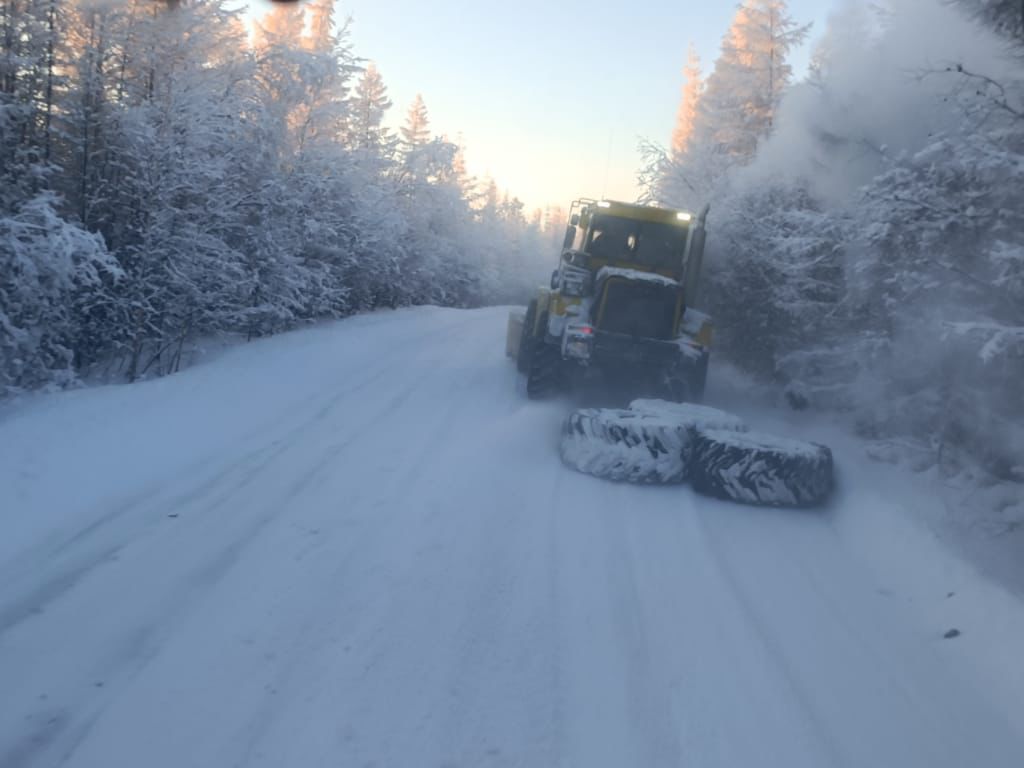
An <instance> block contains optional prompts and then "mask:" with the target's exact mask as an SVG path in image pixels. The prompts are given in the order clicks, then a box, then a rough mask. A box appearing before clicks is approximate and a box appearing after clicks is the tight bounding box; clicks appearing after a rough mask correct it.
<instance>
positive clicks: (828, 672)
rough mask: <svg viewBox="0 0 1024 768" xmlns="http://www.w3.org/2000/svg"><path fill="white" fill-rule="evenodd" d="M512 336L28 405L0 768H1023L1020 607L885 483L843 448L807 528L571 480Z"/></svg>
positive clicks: (319, 337) (7, 598)
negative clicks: (837, 487) (824, 503)
mask: <svg viewBox="0 0 1024 768" xmlns="http://www.w3.org/2000/svg"><path fill="white" fill-rule="evenodd" d="M504 317H505V313H504V312H503V311H501V310H482V311H473V312H467V311H454V310H440V309H417V310H406V311H399V312H394V313H381V314H375V315H370V316H365V317H359V318H354V319H350V320H348V321H345V322H341V323H336V324H331V325H326V326H323V327H319V328H316V329H312V330H307V331H302V332H298V333H293V334H288V335H285V336H281V337H277V338H273V339H268V340H265V341H261V342H258V343H255V344H251V345H246V346H245V347H242V348H238V349H234V350H231V351H229V352H227V353H225V354H223V355H221V356H220V357H219V358H218V359H216V360H214V361H211V362H209V363H207V364H204V365H201V366H197V367H195V368H192V369H190V370H188V371H185V372H184V373H182V374H179V375H177V376H174V377H171V378H167V379H162V380H158V381H153V382H148V383H144V384H140V385H133V386H118V387H104V388H98V389H92V390H83V391H77V392H69V393H63V394H58V395H47V396H41V397H37V398H34V399H32V400H31V401H30V402H29V403H28V404H27V405H25V406H22V407H20V408H19V409H18V410H15V411H13V412H11V413H8V414H7V415H6V417H5V418H4V420H3V421H0V510H2V511H0V766H3V768H22V767H25V768H28V767H30V766H55V765H70V766H81V767H85V766H89V767H90V768H93V767H94V768H120V767H122V766H123V767H125V768H142V767H143V766H144V767H145V768H161V767H163V766H166V767H167V768H185V767H186V766H197V767H200V768H207V767H209V768H227V767H228V766H268V767H274V768H280V767H281V766H299V767H301V768H313V767H315V766H331V767H332V768H334V767H337V766H356V767H359V768H363V767H364V766H378V768H383V767H385V766H489V765H494V766H579V767H580V768H593V767H594V766H698V767H704V766H707V767H711V766H721V767H723V768H726V767H728V768H740V767H743V768H747V767H749V766H786V767H787V768H798V767H800V766H871V767H872V768H877V767H879V766H894V767H895V766H899V767H900V768H914V767H916V766H921V767H927V768H941V767H944V766H950V767H953V766H955V767H956V768H962V767H963V766H992V767H996V766H1007V768H1010V767H1011V766H1012V767H1013V768H1019V766H1021V765H1024V699H1021V698H1019V696H1020V694H1021V693H1022V692H1024V671H1022V668H1024V653H1022V652H1021V649H1022V648H1024V632H1022V630H1024V617H1022V611H1021V606H1020V605H1019V603H1018V602H1017V601H1016V600H1015V599H1014V598H1012V597H1011V596H1009V595H1007V594H1005V593H1004V592H1002V591H1001V590H999V589H998V588H996V587H994V586H992V585H989V584H987V583H985V582H983V581H982V580H981V579H979V578H978V577H977V576H975V575H974V574H973V573H972V572H971V571H970V570H969V569H968V568H966V567H965V566H963V565H961V564H959V563H957V562H956V561H954V560H952V559H947V558H946V556H945V555H944V554H943V553H942V552H940V551H938V550H937V548H936V547H935V545H934V543H933V542H932V541H931V540H930V539H929V538H928V537H927V536H926V535H925V534H924V533H923V532H921V531H919V530H918V529H917V528H915V527H913V525H911V524H910V523H908V522H907V518H908V515H905V514H903V513H904V512H905V510H903V509H901V507H900V505H901V504H903V503H904V502H902V501H898V500H897V501H894V500H893V499H894V498H896V499H899V498H900V497H899V494H898V493H897V492H896V491H894V490H893V488H894V487H895V486H893V485H892V483H893V482H895V481H893V480H892V477H890V476H889V475H885V474H884V473H882V470H878V472H877V473H876V471H875V470H874V469H873V468H872V467H870V466H869V465H865V464H864V463H863V462H860V461H859V460H858V459H856V456H855V454H856V453H857V451H856V449H855V447H852V446H846V445H844V444H843V443H841V442H840V443H839V444H835V443H834V446H833V447H834V448H835V449H836V456H837V462H838V463H839V466H840V467H842V468H843V476H842V480H843V485H844V490H843V491H842V492H841V494H840V496H839V498H838V499H837V501H836V503H835V504H834V505H833V508H831V509H829V510H825V511H817V512H810V513H809V512H794V511H786V510H764V509H751V508H744V507H739V506H734V505H730V504H724V503H721V502H717V501H712V500H708V499H703V498H700V497H696V496H694V495H693V494H692V493H691V491H690V490H689V489H687V488H679V487H670V488H657V487H632V486H624V485H616V484H610V483H605V482H602V481H600V480H597V479H594V478H591V477H587V476H583V475H578V474H574V473H572V472H570V471H569V470H567V469H565V468H563V467H562V466H561V465H560V463H559V461H558V454H557V439H558V430H559V426H560V421H561V418H562V417H563V415H564V413H565V412H566V409H567V408H568V407H569V406H568V404H566V403H564V402H562V403H545V404H536V403H530V402H528V401H527V400H526V399H525V396H524V395H523V394H522V386H521V382H517V381H516V376H515V371H514V367H513V366H512V364H511V363H509V362H508V361H506V360H505V359H504V358H503V356H502V355H503V341H504V337H503V333H504V327H503V326H504ZM712 386H713V384H712ZM712 401H714V396H712ZM729 405H735V403H729ZM742 407H743V406H742V404H741V405H740V408H741V409H742ZM741 412H742V410H741ZM743 415H744V416H746V417H747V418H748V420H749V421H750V422H751V423H754V424H757V423H758V417H759V416H762V417H763V418H770V414H769V415H765V414H760V413H743ZM775 426H778V425H777V424H776V425H775ZM794 434H797V435H798V436H799V435H800V434H803V433H801V432H799V431H796V432H794ZM816 436H819V437H820V435H816ZM837 439H838V438H837ZM906 503H910V502H906ZM950 592H952V593H953V594H952V595H950V594H949V593H950ZM954 626H955V627H957V628H958V629H960V630H961V631H962V633H963V634H962V635H961V636H960V637H957V638H955V639H951V640H946V639H943V633H944V632H945V631H946V630H947V629H949V628H951V627H954Z"/></svg>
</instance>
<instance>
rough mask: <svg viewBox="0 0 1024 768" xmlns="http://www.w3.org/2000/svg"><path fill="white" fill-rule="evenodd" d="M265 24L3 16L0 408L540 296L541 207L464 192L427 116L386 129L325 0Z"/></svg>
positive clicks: (165, 12) (157, 16) (122, 3)
mask: <svg viewBox="0 0 1024 768" xmlns="http://www.w3.org/2000/svg"><path fill="white" fill-rule="evenodd" d="M267 8H268V9H270V10H269V12H268V14H267V15H266V16H265V18H263V19H262V21H260V22H258V23H257V24H256V25H254V29H252V30H250V29H249V28H248V27H247V25H246V23H245V21H244V20H243V17H242V15H241V14H242V10H243V9H242V8H241V7H240V4H239V3H237V2H226V1H225V0H165V1H163V2H155V1H154V0H0V45H2V49H0V395H2V394H4V393H6V394H12V393H18V392H24V391H28V390H32V389H38V388H41V387H60V386H67V385H70V384H74V383H77V382H79V381H82V380H90V379H96V380H111V379H114V380H116V379H121V380H125V379H126V380H135V379H137V378H139V377H143V376H153V375H159V374H161V373H167V372H171V371H174V370H176V369H178V367H180V365H181V363H182V355H183V353H184V354H186V355H187V353H188V350H189V348H190V345H191V344H192V343H193V341H194V340H196V339H202V338H207V337H210V336H215V335H218V334H237V335H241V336H242V337H244V338H252V337H255V336H263V335H267V334H271V333H274V332H277V331H280V330H283V329H287V328H291V327H294V326H296V325H298V324H301V323H305V322H310V321H314V320H317V319H321V318H336V317H341V316H344V315H348V314H351V313H353V312H358V311H365V310H368V309H372V308H376V307H397V306H403V305H409V304H423V303H431V304H439V305H445V306H472V305H479V304H481V303H485V302H505V301H523V300H524V297H525V295H526V291H527V290H528V289H529V288H532V287H533V285H534V283H536V281H537V273H538V268H539V267H538V268H534V269H530V268H527V265H526V262H528V261H529V260H531V259H533V260H534V261H536V262H537V263H538V264H539V262H540V261H541V260H543V261H544V262H545V263H546V262H547V261H550V258H551V254H552V252H553V249H554V246H553V245H552V243H551V233H552V232H556V231H557V234H556V235H555V237H556V238H557V239H558V241H559V242H560V240H561V230H562V229H564V224H563V223H559V222H555V221H554V218H556V217H557V215H558V214H557V211H556V212H546V213H545V214H543V215H542V214H541V213H540V212H537V213H535V214H533V215H532V216H530V221H529V222H527V220H526V215H525V214H524V211H523V206H522V204H521V203H520V202H519V201H518V200H516V199H515V198H510V197H509V196H508V195H507V194H502V193H499V190H498V188H497V186H496V185H495V183H494V182H493V181H490V180H477V179H474V178H470V177H469V176H468V175H467V172H466V170H465V165H464V156H463V148H462V147H461V146H459V145H458V143H457V142H455V141H452V140H449V139H447V138H445V137H439V136H435V135H433V134H432V132H431V128H430V122H429V115H428V112H427V107H426V105H425V103H424V101H423V99H422V98H417V99H416V101H415V103H414V104H412V105H410V106H409V108H408V113H407V115H406V117H405V119H404V122H403V123H402V127H401V129H400V130H398V131H397V132H394V131H391V130H389V129H388V128H387V122H386V120H385V117H386V114H387V112H388V110H389V109H391V108H392V104H391V101H390V99H389V98H388V94H387V88H386V85H385V82H384V80H383V77H382V75H381V73H380V72H378V71H377V69H376V68H375V67H374V66H373V65H372V64H371V63H369V62H366V61H364V60H362V59H360V58H358V57H357V55H356V52H354V51H353V50H352V46H351V45H350V43H349V41H348V37H347V22H346V20H345V19H343V18H336V9H335V3H334V0H311V1H310V2H307V3H303V4H295V3H286V4H274V6H273V7H271V6H269V5H268V6H267ZM545 218H546V219H549V220H548V221H544V220H543V219H545ZM545 224H546V226H545ZM545 232H546V233H547V234H545ZM540 272H541V274H543V270H540Z"/></svg>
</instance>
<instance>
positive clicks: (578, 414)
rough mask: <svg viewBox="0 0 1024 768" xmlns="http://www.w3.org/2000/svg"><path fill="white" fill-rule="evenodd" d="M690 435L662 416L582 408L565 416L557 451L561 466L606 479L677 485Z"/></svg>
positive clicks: (684, 472)
mask: <svg viewBox="0 0 1024 768" xmlns="http://www.w3.org/2000/svg"><path fill="white" fill-rule="evenodd" d="M689 439H690V437H689V434H688V432H687V430H686V428H685V427H680V426H679V424H678V423H677V422H676V421H675V420H674V419H672V418H670V417H666V416H664V415H659V414H652V413H638V412H636V411H626V410H618V409H602V408H584V409H581V410H578V411H575V412H573V413H571V414H569V417H568V418H567V419H566V420H565V425H564V427H563V429H562V444H561V455H562V461H563V462H564V463H565V464H566V466H568V467H571V468H572V469H575V470H578V471H580V472H583V473H585V474H588V475H594V476H595V477H603V478H605V479H607V480H618V481H625V482H631V483H679V482H682V481H683V480H685V479H686V476H687V466H686V458H685V457H686V455H687V454H688V452H687V451H686V443H687V442H688V441H689Z"/></svg>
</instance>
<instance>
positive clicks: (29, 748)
mask: <svg viewBox="0 0 1024 768" xmlns="http://www.w3.org/2000/svg"><path fill="white" fill-rule="evenodd" d="M468 322H469V321H466V320H462V321H461V322H457V323H452V324H450V325H446V326H445V327H443V328H440V329H437V330H434V331H432V332H431V333H429V334H424V335H422V336H421V337H420V338H419V339H414V340H413V341H411V342H410V344H411V345H413V346H415V345H416V342H417V341H422V339H423V338H424V337H430V336H435V335H438V334H442V333H447V332H449V331H450V330H451V329H452V328H453V327H458V326H460V325H464V324H466V323H468ZM400 351H401V350H399V352H400ZM428 353H429V350H428ZM404 362H406V363H407V362H408V361H404ZM396 364H397V365H398V366H399V367H401V365H402V364H403V360H402V357H401V355H400V354H396V355H395V356H392V357H391V358H389V359H388V362H387V363H385V364H384V365H383V366H381V368H380V369H379V370H378V371H377V373H375V374H373V375H372V376H371V377H368V380H364V381H362V382H360V384H358V385H356V387H353V388H349V389H347V390H345V391H344V392H342V393H339V394H338V395H336V396H334V397H332V398H331V399H330V400H329V401H328V403H326V404H323V405H319V406H316V407H315V409H314V412H313V415H312V416H310V417H308V418H305V419H303V420H302V421H301V422H300V423H299V424H298V425H297V426H294V427H292V428H291V429H290V430H289V431H288V432H287V433H286V434H285V435H284V436H282V437H280V438H278V439H275V440H273V441H271V443H270V444H269V445H266V446H263V447H261V448H259V449H257V450H255V451H251V452H249V453H248V454H247V455H246V457H245V458H243V459H242V460H239V461H236V462H234V463H232V464H231V465H230V466H229V467H228V468H226V469H224V470H222V471H218V472H217V473H216V474H215V475H214V476H213V478H212V479H207V480H206V481H204V483H203V485H202V486H201V488H202V489H203V490H204V491H205V492H197V491H196V489H192V490H191V491H189V492H188V493H186V494H179V495H178V496H175V497H173V498H172V500H171V502H170V504H172V505H174V506H172V507H170V508H172V509H176V510H180V509H182V507H181V506H178V504H180V503H181V502H182V501H185V502H186V503H194V502H196V501H204V502H205V503H204V504H203V505H202V507H201V508H200V509H198V510H188V513H187V514H183V515H182V522H185V523H186V525H177V526H175V528H174V533H173V534H172V536H173V538H176V539H179V540H180V541H181V546H182V547H188V541H189V540H190V539H192V538H194V537H195V536H196V535H197V534H199V533H201V531H197V530H196V526H195V525H188V521H195V523H196V524H198V525H199V526H200V528H202V527H207V528H209V527H210V526H209V525H207V524H208V523H210V522H213V520H214V518H211V513H213V512H214V511H216V510H218V509H221V508H223V507H224V506H225V505H226V504H228V503H229V502H231V501H238V498H237V494H238V492H239V491H240V490H242V489H245V488H247V487H248V486H249V485H250V484H251V483H252V482H253V481H255V480H257V479H258V478H259V477H261V476H262V475H263V474H264V473H265V472H266V470H267V469H268V468H269V467H270V466H271V465H272V464H273V463H274V462H275V461H278V460H279V459H280V458H281V457H282V456H284V455H286V454H287V453H288V452H289V451H290V450H292V449H294V448H298V449H299V450H300V451H304V450H306V448H307V445H306V443H304V442H303V440H305V441H308V439H309V438H308V434H307V433H308V432H309V430H310V429H311V428H313V427H316V426H320V427H323V422H324V421H325V420H326V419H327V417H328V416H329V415H330V414H331V412H332V410H333V409H334V408H335V407H336V406H337V405H338V404H339V403H340V402H342V401H344V400H346V399H347V396H349V395H351V393H352V392H353V391H358V390H360V389H364V388H365V387H368V386H370V385H371V384H372V383H373V382H374V381H376V380H378V379H380V378H381V377H383V376H384V375H386V374H387V373H395V368H396ZM436 375H437V372H436V371H433V372H431V373H429V374H428V378H430V377H433V376H436ZM393 378H394V380H395V381H397V382H400V383H401V387H400V390H399V391H398V392H397V393H396V394H395V395H394V396H393V397H391V398H390V399H389V400H387V401H386V402H385V403H384V405H383V407H380V408H377V409H375V410H374V411H372V412H370V413H369V414H362V418H361V419H360V421H359V424H358V426H356V427H355V428H354V429H351V430H348V433H347V437H346V438H345V439H344V440H342V441H340V442H337V443H334V444H333V445H331V446H329V447H328V449H327V451H326V457H325V458H323V459H321V460H320V461H319V462H317V464H315V465H314V466H313V467H311V468H307V469H306V470H305V471H304V472H302V473H300V474H298V475H297V476H296V478H295V479H294V480H293V481H292V482H291V483H290V484H288V485H286V487H285V492H284V494H283V496H281V497H280V500H275V501H272V502H269V503H266V504H265V507H264V508H265V512H264V513H263V514H261V515H259V516H257V517H256V518H255V519H253V518H252V516H251V514H250V513H249V510H248V509H247V508H242V509H236V510H235V511H234V513H233V514H234V516H235V517H238V518H240V519H245V520H247V524H246V526H245V528H244V529H243V530H240V531H236V532H235V533H234V534H233V535H231V536H230V537H227V540H228V542H229V543H228V544H227V546H226V547H225V548H223V549H221V550H219V551H218V552H217V553H216V554H214V555H213V556H212V557H210V558H208V562H207V564H206V565H204V566H201V567H199V568H198V569H194V570H193V572H192V573H191V575H190V576H187V577H184V578H183V580H182V581H181V583H180V584H179V586H178V587H177V588H175V589H174V591H173V592H172V594H171V595H168V596H165V597H164V598H163V599H161V600H160V601H159V603H158V605H155V606H153V609H154V615H153V616H152V617H151V618H148V619H144V620H142V621H140V622H138V624H137V628H136V629H131V630H129V629H123V630H121V632H120V633H121V635H122V636H123V637H124V638H125V641H124V642H120V643H118V642H115V643H114V645H113V646H112V648H111V651H112V652H110V653H109V654H108V661H107V662H105V663H101V664H100V666H99V667H98V668H97V669H96V672H95V673H94V674H93V675H92V677H94V678H96V679H102V680H104V681H106V682H105V689H104V691H102V692H101V694H102V695H99V696H97V695H96V692H95V691H90V693H91V694H92V695H91V696H90V698H91V699H92V700H93V702H94V706H92V707H88V706H86V707H74V708H75V709H86V710H91V711H88V713H87V714H86V713H81V712H79V716H76V717H68V716H67V712H68V710H69V709H71V708H72V707H71V706H70V705H69V706H64V705H60V704H55V703H54V701H53V700H54V698H55V697H54V696H52V695H51V696H49V697H48V699H47V704H46V706H45V707H44V708H43V711H42V712H39V711H38V710H37V711H36V713H35V714H33V715H31V716H33V717H35V716H39V717H45V720H46V725H44V726H42V727H41V728H40V730H39V732H38V733H33V734H31V735H30V737H29V738H27V739H25V740H23V741H22V742H21V743H17V744H15V745H14V746H13V747H12V748H11V750H10V754H11V755H17V756H18V759H19V762H20V763H25V761H26V760H28V759H29V756H30V755H31V754H32V752H33V750H38V749H39V747H38V746H33V745H42V746H43V747H44V748H48V749H55V748H57V747H60V749H62V750H66V754H67V755H70V754H72V753H73V752H74V749H75V747H76V746H77V745H78V744H80V743H81V742H82V741H83V740H84V739H85V738H86V737H87V736H88V735H89V733H90V730H91V728H92V725H93V724H94V723H95V722H96V720H97V719H98V718H99V717H100V716H101V715H102V713H103V710H104V708H105V702H108V701H109V698H110V691H111V690H113V689H114V688H115V687H116V686H115V685H112V683H119V684H122V685H123V684H124V683H125V682H126V681H127V680H130V679H131V678H132V677H134V676H135V675H137V674H138V673H139V672H141V670H142V669H144V668H145V666H146V665H147V664H148V663H150V662H151V661H152V660H153V659H154V658H155V657H156V656H157V654H158V653H159V652H160V648H161V647H162V645H163V644H164V642H165V641H166V637H167V630H168V628H169V627H170V626H171V625H173V624H174V623H175V622H177V621H180V620H181V619H182V617H183V616H184V615H185V613H187V611H188V610H189V609H191V608H194V607H195V605H194V603H195V602H196V601H195V596H196V593H197V591H199V590H206V589H209V588H211V587H212V586H213V585H214V584H215V583H216V582H217V581H218V580H219V579H220V578H222V577H223V575H224V574H225V573H226V572H227V571H228V570H230V568H231V567H232V566H233V565H234V564H235V563H236V562H237V561H238V560H239V558H240V557H241V556H242V554H243V553H244V551H245V549H246V547H247V546H248V545H249V544H250V543H251V542H252V541H253V540H254V539H255V538H256V537H257V536H258V535H259V534H260V533H261V532H262V531H263V530H264V529H265V528H266V527H267V526H268V525H269V524H270V523H272V522H274V520H275V519H277V517H278V514H279V511H280V510H281V508H282V507H283V506H284V503H286V502H287V500H289V499H290V498H292V497H294V495H295V494H296V493H297V492H298V491H299V490H300V489H301V488H302V487H303V486H304V485H305V484H307V483H308V482H310V481H311V480H312V479H313V478H315V477H316V475H317V474H319V473H321V472H323V471H324V470H325V469H326V468H327V467H328V466H329V465H330V463H331V461H333V460H335V459H337V457H338V456H340V455H341V454H342V453H343V452H344V451H345V450H346V449H347V448H349V447H351V446H352V445H353V444H355V443H356V442H357V440H358V439H359V438H360V437H361V436H363V435H365V433H366V432H367V431H369V430H371V429H374V428H375V427H377V426H378V425H379V423H380V421H381V419H382V417H384V416H385V415H386V414H387V413H388V412H389V411H391V410H393V409H394V408H396V407H397V406H398V405H400V404H401V403H403V402H405V401H406V400H408V399H409V397H410V396H411V395H412V394H414V393H415V391H416V390H417V389H418V388H419V387H420V386H422V385H423V383H424V381H425V380H426V379H423V378H420V379H419V380H415V379H412V378H410V377H403V376H397V377H393ZM253 459H255V461H253ZM247 460H248V464H247ZM239 473H241V474H239ZM233 474H234V475H236V476H235V478H234V479H233V482H231V483H230V484H228V485H227V486H226V487H223V481H224V480H225V479H226V478H228V477H230V476H232V475H233ZM218 481H219V482H218ZM218 488H219V491H220V492H219V493H217V494H216V495H213V496H212V497H211V493H212V491H213V490H214V489H218ZM166 503H167V502H165V503H164V504H166ZM243 506H244V505H243ZM161 507H162V508H161V509H160V510H159V514H160V517H161V518H162V517H165V514H164V510H166V509H168V507H167V506H163V505H161ZM185 509H186V510H187V507H186V508H185ZM143 533H146V532H143ZM157 535H158V536H160V534H159V533H158V534H157ZM161 538H162V537H161ZM221 538H224V537H223V535H222V537H221ZM139 541H140V540H139V538H138V537H137V536H136V537H135V538H133V539H131V541H129V542H125V543H123V544H120V545H118V546H115V547H112V548H111V549H109V550H107V551H106V552H105V557H104V558H102V559H95V558H93V559H92V560H91V561H90V562H88V563H86V564H85V565H84V566H83V567H82V568H80V569H79V570H76V571H73V572H71V573H67V572H65V574H63V575H62V577H63V578H59V579H58V580H51V581H50V582H48V583H47V585H46V588H44V589H43V591H41V592H40V591H36V592H34V593H32V594H31V595H29V596H28V597H27V598H26V599H25V600H24V601H23V602H22V603H21V604H17V603H15V604H14V609H15V610H11V613H10V616H9V618H13V619H18V620H17V621H13V622H9V623H8V625H7V626H6V627H5V629H7V630H12V629H15V628H16V627H17V626H18V625H19V624H20V623H21V622H22V621H24V620H25V619H27V618H30V617H31V616H34V615H39V614H40V613H41V612H42V610H44V608H45V605H49V604H50V603H52V602H53V601H54V600H56V599H57V598H59V597H61V596H62V595H64V594H65V593H68V592H70V591H71V590H72V589H73V588H74V587H75V586H77V585H78V584H79V583H81V581H82V579H84V578H85V577H86V576H87V575H88V574H89V573H91V572H93V571H94V570H95V569H97V568H98V567H99V566H101V565H105V564H109V563H116V562H117V560H118V555H119V554H120V553H121V552H122V551H123V550H124V549H125V548H126V547H127V546H128V544H130V543H132V542H136V543H138V542H139ZM163 543H164V544H165V546H166V545H168V544H173V539H172V540H171V541H164V542H163ZM54 587H56V588H54ZM47 589H49V591H47ZM40 594H42V595H44V596H45V597H46V598H47V603H46V604H45V605H43V606H38V605H37V606H34V607H32V608H29V607H27V606H29V605H31V603H30V600H31V599H33V598H38V597H39V595H40ZM9 610H10V609H9ZM2 634H3V633H0V641H2V640H3V636H2ZM46 712H50V713H51V714H49V715H46ZM83 715H84V716H83ZM41 733H45V734H46V738H41V736H40V734H41ZM62 733H63V734H65V736H66V737H65V738H64V739H60V736H61V734H62ZM32 759H35V758H32ZM6 764H8V763H7V762H6V757H5V759H4V760H0V765H6ZM26 764H27V763H26Z"/></svg>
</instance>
